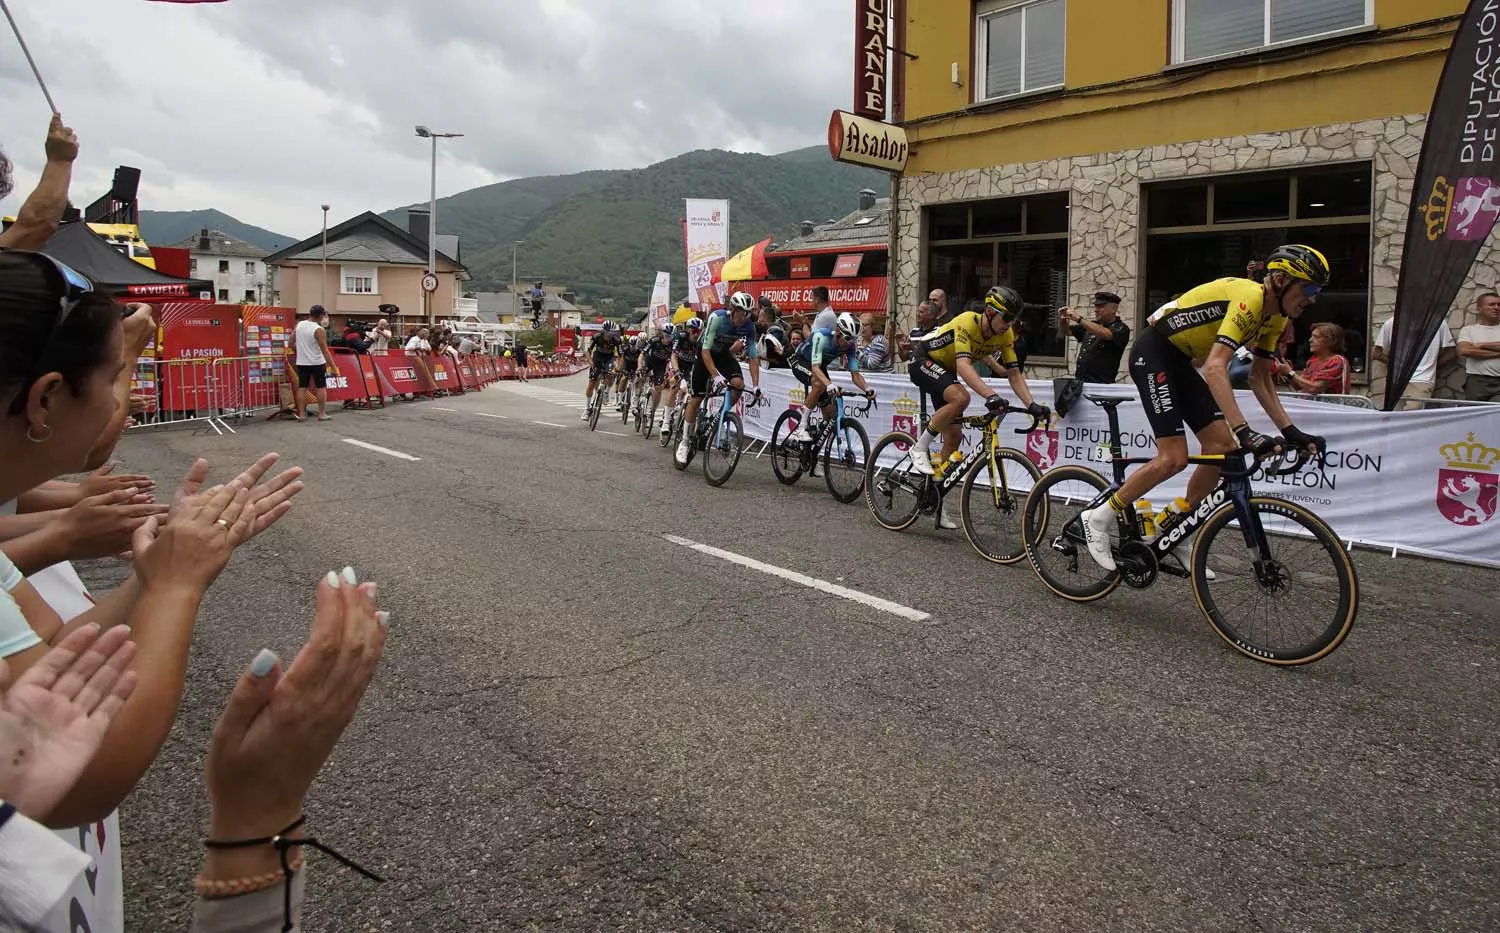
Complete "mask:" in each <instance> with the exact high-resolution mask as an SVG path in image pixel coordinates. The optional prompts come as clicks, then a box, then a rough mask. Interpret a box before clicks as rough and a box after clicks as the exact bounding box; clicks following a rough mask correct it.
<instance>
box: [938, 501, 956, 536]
mask: <svg viewBox="0 0 1500 933" xmlns="http://www.w3.org/2000/svg"><path fill="white" fill-rule="evenodd" d="M938 527H939V528H941V529H943V530H944V531H953V530H954V529H956V528H957V527H958V522H956V521H954V520H953V519H952V518H949V517H948V508H947V506H943V507H942V508H940V509H938Z"/></svg>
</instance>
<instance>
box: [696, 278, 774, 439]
mask: <svg viewBox="0 0 1500 933" xmlns="http://www.w3.org/2000/svg"><path fill="white" fill-rule="evenodd" d="M754 313H755V299H754V298H751V297H750V294H749V293H748V292H735V293H734V294H733V295H730V296H729V308H728V309H727V310H726V309H724V308H719V309H717V310H715V311H714V313H713V314H710V315H709V316H708V327H707V328H706V329H705V330H704V333H703V346H702V347H701V348H700V349H699V351H698V360H697V364H696V365H695V366H694V367H693V381H692V387H693V394H692V397H691V398H689V399H688V403H687V410H686V411H684V412H683V417H682V441H681V443H679V444H678V445H677V452H676V457H677V462H678V463H683V462H685V461H686V460H687V457H688V451H689V450H691V449H692V447H691V445H692V443H693V426H694V423H695V422H696V421H697V418H698V406H700V405H702V404H703V398H704V396H706V395H708V387H709V383H710V382H713V381H717V380H721V379H722V380H723V381H724V382H726V383H727V384H728V385H730V386H731V387H732V388H733V390H734V395H733V396H732V399H734V398H738V396H739V393H740V392H743V391H744V389H745V377H744V374H743V372H742V371H741V370H740V364H739V361H738V360H736V359H735V358H734V355H735V354H736V353H739V352H741V351H744V352H745V354H746V355H748V356H749V358H750V380H751V383H752V387H753V388H754V389H755V392H756V394H757V395H759V394H760V351H759V350H758V348H757V347H756V343H757V341H756V339H755V321H754V320H752V319H751V315H752V314H754Z"/></svg>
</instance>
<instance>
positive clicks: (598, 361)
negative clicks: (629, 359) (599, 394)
mask: <svg viewBox="0 0 1500 933" xmlns="http://www.w3.org/2000/svg"><path fill="white" fill-rule="evenodd" d="M614 365H615V358H614V357H612V356H596V357H594V358H593V365H592V366H590V367H589V382H597V381H599V380H600V379H603V378H604V377H605V376H606V375H608V374H609V371H610V369H612V368H613V367H614Z"/></svg>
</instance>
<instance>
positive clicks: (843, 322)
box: [787, 311, 875, 441]
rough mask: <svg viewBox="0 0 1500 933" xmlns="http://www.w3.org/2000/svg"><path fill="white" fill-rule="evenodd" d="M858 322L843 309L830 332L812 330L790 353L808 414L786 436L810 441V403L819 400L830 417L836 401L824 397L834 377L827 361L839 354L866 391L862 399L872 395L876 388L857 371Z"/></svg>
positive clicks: (856, 380) (812, 404) (791, 439)
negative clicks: (802, 389)
mask: <svg viewBox="0 0 1500 933" xmlns="http://www.w3.org/2000/svg"><path fill="white" fill-rule="evenodd" d="M859 332H860V324H859V321H858V319H856V318H855V317H854V315H852V314H850V313H849V312H847V311H845V312H844V313H843V314H840V315H839V316H838V318H837V323H836V324H835V327H834V331H833V333H829V332H828V331H824V330H815V331H813V335H812V339H811V340H807V341H804V342H803V344H802V346H801V348H799V349H798V351H797V353H796V354H795V355H793V356H792V359H791V364H792V375H794V376H796V377H797V381H798V382H800V383H802V385H803V386H805V387H806V388H807V390H808V391H807V403H806V407H805V409H804V410H805V411H806V412H807V416H806V417H804V418H803V419H802V422H801V424H799V425H797V430H795V431H793V432H792V433H791V435H789V436H788V437H787V440H789V441H810V440H812V433H811V432H809V431H808V430H807V428H808V422H810V421H812V411H813V406H815V405H818V404H819V400H820V399H821V401H822V412H823V417H824V418H832V417H833V406H834V405H835V404H836V401H835V400H834V399H832V398H825V397H824V392H825V391H827V389H828V387H829V385H830V384H832V382H833V380H831V379H829V378H828V364H829V363H832V362H833V361H834V360H835V359H837V358H838V357H840V356H842V357H843V358H844V366H845V368H847V369H848V370H849V378H850V379H851V380H852V381H853V382H854V384H855V385H856V386H858V387H859V388H860V389H862V390H863V391H864V393H865V398H874V397H875V390H874V389H872V388H870V387H869V386H868V385H867V384H866V383H865V377H864V376H863V375H861V374H860V371H859V357H858V356H857V355H856V354H855V352H854V351H855V347H856V345H857V344H858V343H859Z"/></svg>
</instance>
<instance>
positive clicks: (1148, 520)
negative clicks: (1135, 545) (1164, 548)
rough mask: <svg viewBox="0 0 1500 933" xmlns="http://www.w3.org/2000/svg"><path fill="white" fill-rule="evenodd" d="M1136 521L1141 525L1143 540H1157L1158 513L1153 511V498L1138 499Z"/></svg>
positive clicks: (1149, 541)
mask: <svg viewBox="0 0 1500 933" xmlns="http://www.w3.org/2000/svg"><path fill="white" fill-rule="evenodd" d="M1135 517H1136V521H1138V522H1139V523H1140V526H1141V540H1143V541H1145V542H1146V543H1148V544H1149V543H1151V542H1152V541H1155V540H1156V535H1157V529H1156V515H1155V513H1153V512H1152V511H1151V500H1149V499H1138V500H1136V503H1135Z"/></svg>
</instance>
